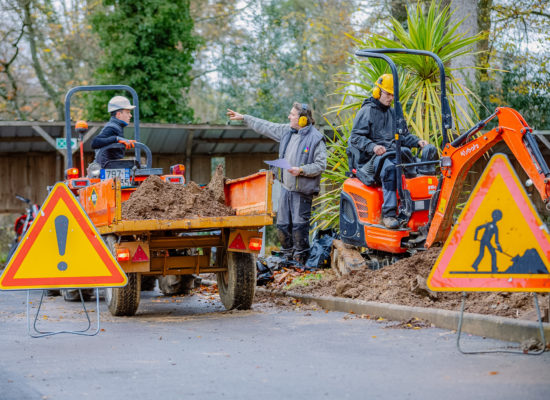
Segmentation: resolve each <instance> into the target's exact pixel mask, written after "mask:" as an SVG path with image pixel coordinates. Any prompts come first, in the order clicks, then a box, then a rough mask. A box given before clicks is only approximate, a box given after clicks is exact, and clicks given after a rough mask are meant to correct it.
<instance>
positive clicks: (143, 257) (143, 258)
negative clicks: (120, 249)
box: [132, 245, 149, 262]
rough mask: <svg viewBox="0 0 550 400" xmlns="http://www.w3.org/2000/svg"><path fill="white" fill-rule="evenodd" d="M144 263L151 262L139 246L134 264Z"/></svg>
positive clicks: (133, 260)
mask: <svg viewBox="0 0 550 400" xmlns="http://www.w3.org/2000/svg"><path fill="white" fill-rule="evenodd" d="M142 261H149V257H147V254H145V252H144V251H143V249H142V248H141V246H140V245H138V247H137V249H136V252H135V253H134V256H133V257H132V262H142Z"/></svg>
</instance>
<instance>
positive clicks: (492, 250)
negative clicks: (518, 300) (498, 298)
mask: <svg viewBox="0 0 550 400" xmlns="http://www.w3.org/2000/svg"><path fill="white" fill-rule="evenodd" d="M549 272H550V235H549V234H548V230H547V227H546V225H545V224H544V223H543V222H542V220H541V218H540V217H539V215H538V214H537V211H536V210H535V208H534V206H533V204H532V203H531V201H530V200H529V198H528V196H527V193H526V192H525V190H524V188H523V186H522V185H521V183H520V181H519V178H518V176H517V174H516V172H515V171H514V169H513V168H512V165H511V164H510V161H509V160H508V158H507V157H506V156H505V155H503V154H496V155H495V156H493V157H492V158H491V160H490V161H489V165H487V168H486V169H485V171H484V172H483V174H482V176H481V178H480V180H479V182H478V184H477V185H476V187H475V188H474V190H473V192H472V194H471V195H470V198H469V199H468V202H467V203H466V206H465V207H464V210H463V211H462V213H461V214H460V217H459V219H458V222H457V223H456V224H455V226H454V227H453V229H452V231H451V234H450V235H449V237H448V239H447V241H446V242H445V245H444V246H443V249H442V250H441V253H440V255H439V257H438V259H437V261H436V263H435V265H434V267H433V269H432V271H431V273H430V276H429V277H428V286H429V287H430V289H432V290H434V291H509V292H550V273H549Z"/></svg>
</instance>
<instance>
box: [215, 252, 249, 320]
mask: <svg viewBox="0 0 550 400" xmlns="http://www.w3.org/2000/svg"><path fill="white" fill-rule="evenodd" d="M220 253H221V252H220ZM223 253H225V254H224V256H223V257H224V261H225V264H226V265H227V272H218V274H217V278H218V279H217V280H218V290H219V292H220V299H221V300H222V303H223V305H224V306H225V308H226V309H228V310H232V309H238V310H248V309H249V308H250V307H251V306H252V302H253V301H254V292H255V290H256V262H255V257H254V256H253V255H252V254H249V253H237V252H232V251H223Z"/></svg>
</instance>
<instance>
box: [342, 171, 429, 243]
mask: <svg viewBox="0 0 550 400" xmlns="http://www.w3.org/2000/svg"><path fill="white" fill-rule="evenodd" d="M437 184H438V179H437V177H435V176H417V177H414V178H408V179H407V178H404V179H403V188H404V189H406V190H408V191H409V192H410V195H411V199H412V200H413V204H414V205H415V211H414V212H413V213H412V215H411V218H410V219H409V222H408V224H407V226H405V227H403V228H402V229H387V228H386V227H384V226H383V225H381V223H382V203H383V202H384V198H383V195H382V188H381V187H379V186H375V187H371V186H366V185H364V184H363V183H362V182H361V181H360V180H359V179H357V178H349V179H347V180H346V181H345V182H344V185H343V189H342V192H343V196H342V197H343V198H342V204H341V208H343V210H344V212H343V213H342V215H341V217H340V218H341V224H342V219H343V222H344V223H343V225H341V229H340V230H341V234H342V235H343V236H344V237H345V238H346V239H348V240H346V242H349V239H350V238H351V241H352V242H354V243H353V244H355V245H357V246H361V247H369V248H371V249H374V250H380V251H385V252H389V253H405V252H406V251H407V247H405V246H404V245H403V240H404V239H406V238H408V237H409V236H410V234H411V232H418V229H419V228H420V227H421V226H424V225H426V224H427V223H428V213H429V208H428V207H429V202H430V199H431V197H432V195H433V193H434V192H435V190H436V188H437ZM398 200H399V197H398ZM350 206H351V207H352V208H350Z"/></svg>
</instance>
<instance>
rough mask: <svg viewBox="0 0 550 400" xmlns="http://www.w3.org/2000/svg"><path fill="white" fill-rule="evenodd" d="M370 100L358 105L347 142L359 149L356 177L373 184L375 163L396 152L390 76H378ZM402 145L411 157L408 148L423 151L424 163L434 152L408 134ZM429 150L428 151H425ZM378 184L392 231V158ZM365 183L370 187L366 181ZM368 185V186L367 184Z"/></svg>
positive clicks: (394, 213) (394, 183) (394, 221)
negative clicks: (391, 152) (416, 148)
mask: <svg viewBox="0 0 550 400" xmlns="http://www.w3.org/2000/svg"><path fill="white" fill-rule="evenodd" d="M374 85H375V87H374V89H373V91H372V97H369V98H368V99H366V100H365V101H363V104H362V105H361V109H360V110H359V111H358V112H357V115H356V116H355V120H354V121H353V128H352V130H351V135H350V139H349V146H352V147H354V148H356V149H357V150H359V153H360V157H359V160H356V165H355V166H350V168H355V169H356V170H357V176H358V177H360V179H361V176H367V179H366V180H368V181H369V182H373V183H374V182H375V181H374V177H372V176H370V174H372V173H373V171H375V170H376V169H377V168H378V163H379V162H380V160H381V157H380V156H382V155H383V154H384V153H385V152H386V151H389V150H395V140H394V137H395V133H396V132H393V131H392V129H393V128H392V127H393V126H394V123H393V122H394V120H395V111H394V109H393V108H391V103H392V101H393V93H394V83H393V75H392V74H384V75H382V76H380V77H379V78H378V79H377V80H376V82H375V83H374ZM400 139H401V146H402V149H403V150H404V152H405V153H407V152H408V153H409V154H410V148H411V147H420V148H422V149H423V151H422V153H423V160H424V159H425V158H432V157H433V156H434V152H435V154H437V150H436V149H435V147H434V146H433V145H430V144H428V142H427V141H425V140H422V139H420V138H418V137H416V136H414V135H412V134H411V133H409V132H406V133H405V134H403V135H401V137H400ZM427 150H429V151H427ZM379 179H380V181H381V182H380V183H381V184H382V192H383V195H384V203H383V204H382V223H383V224H384V225H385V226H386V227H387V228H391V229H395V228H398V227H399V221H398V220H397V193H396V191H397V176H396V172H395V158H394V157H388V158H386V159H385V161H384V165H383V166H382V169H381V171H380V177H379ZM361 180H362V181H364V183H366V184H369V183H367V182H365V180H363V179H361ZM369 186H370V184H369Z"/></svg>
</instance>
